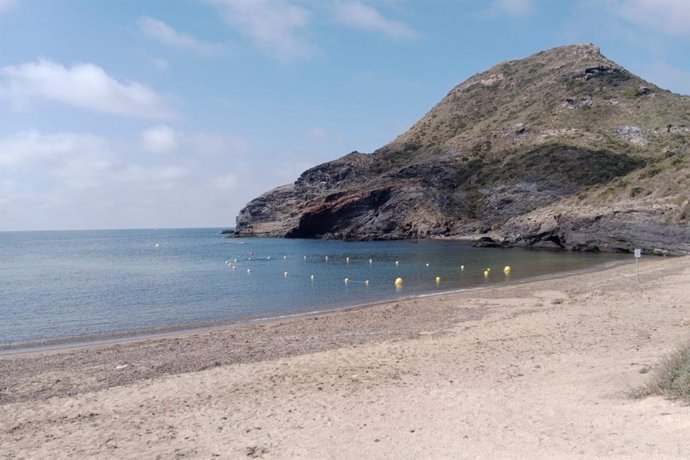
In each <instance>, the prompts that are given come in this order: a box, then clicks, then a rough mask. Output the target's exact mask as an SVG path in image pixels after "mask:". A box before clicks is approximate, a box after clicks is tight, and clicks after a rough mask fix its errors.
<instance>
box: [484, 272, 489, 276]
mask: <svg viewBox="0 0 690 460" xmlns="http://www.w3.org/2000/svg"><path fill="white" fill-rule="evenodd" d="M488 277H489V270H484V278H488Z"/></svg>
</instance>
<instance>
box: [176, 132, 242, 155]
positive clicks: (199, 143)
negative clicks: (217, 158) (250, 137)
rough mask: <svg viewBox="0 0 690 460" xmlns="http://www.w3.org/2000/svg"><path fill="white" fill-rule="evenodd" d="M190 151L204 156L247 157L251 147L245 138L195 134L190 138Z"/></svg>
mask: <svg viewBox="0 0 690 460" xmlns="http://www.w3.org/2000/svg"><path fill="white" fill-rule="evenodd" d="M187 142H188V144H189V148H190V150H192V151H194V152H197V153H199V154H202V155H245V154H247V153H249V151H250V148H251V146H250V145H249V142H248V141H247V140H246V139H244V138H243V137H236V136H227V135H226V136H221V135H217V134H207V133H200V134H193V135H191V136H188V139H187Z"/></svg>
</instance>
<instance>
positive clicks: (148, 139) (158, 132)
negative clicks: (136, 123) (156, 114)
mask: <svg viewBox="0 0 690 460" xmlns="http://www.w3.org/2000/svg"><path fill="white" fill-rule="evenodd" d="M141 145H142V148H143V149H144V150H145V151H147V152H150V153H170V152H174V151H175V150H177V147H178V142H177V134H176V133H175V130H174V129H172V128H171V127H170V126H167V125H158V126H152V127H150V128H148V129H145V130H144V132H142V133H141Z"/></svg>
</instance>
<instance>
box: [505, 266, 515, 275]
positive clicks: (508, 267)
mask: <svg viewBox="0 0 690 460" xmlns="http://www.w3.org/2000/svg"><path fill="white" fill-rule="evenodd" d="M512 270H513V269H512V268H510V265H506V266H505V267H503V273H505V274H506V275H507V274H508V273H510V272H511V271H512Z"/></svg>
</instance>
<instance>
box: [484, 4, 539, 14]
mask: <svg viewBox="0 0 690 460" xmlns="http://www.w3.org/2000/svg"><path fill="white" fill-rule="evenodd" d="M535 8H536V4H535V0H494V1H492V2H491V4H490V5H489V13H491V14H497V15H508V16H513V17H521V16H527V15H529V14H531V13H532V12H534V10H535Z"/></svg>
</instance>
